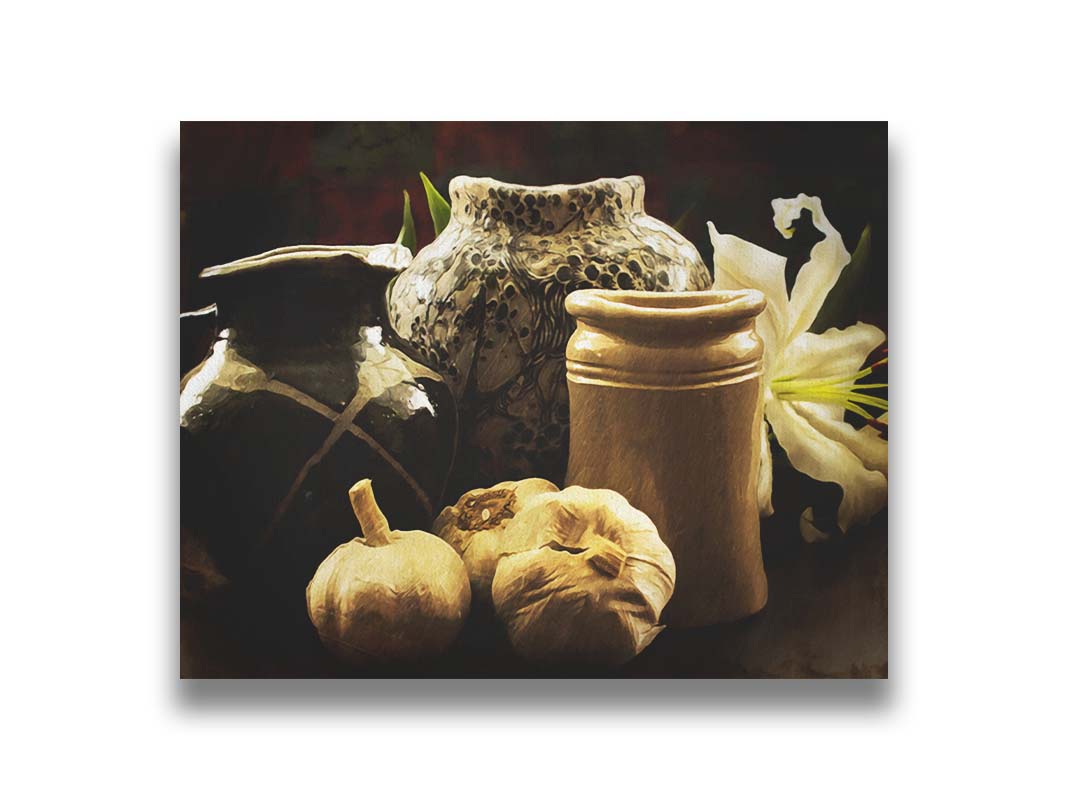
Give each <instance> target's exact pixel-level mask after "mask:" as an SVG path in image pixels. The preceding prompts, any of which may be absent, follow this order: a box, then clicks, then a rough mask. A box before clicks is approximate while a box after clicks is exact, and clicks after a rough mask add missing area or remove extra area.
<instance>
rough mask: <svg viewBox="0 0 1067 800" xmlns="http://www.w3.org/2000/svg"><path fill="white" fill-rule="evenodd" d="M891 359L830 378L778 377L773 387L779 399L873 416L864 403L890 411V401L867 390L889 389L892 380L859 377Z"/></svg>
mask: <svg viewBox="0 0 1067 800" xmlns="http://www.w3.org/2000/svg"><path fill="white" fill-rule="evenodd" d="M888 360H889V359H886V358H883V359H882V360H881V361H877V362H875V363H874V364H872V365H871V366H869V367H867V368H866V369H861V370H860V371H859V372H856V373H854V374H852V375H837V376H833V377H828V378H775V379H773V380H772V381H771V391H772V392H774V395H775V397H777V398H778V399H779V400H790V401H794V402H805V401H806V402H812V403H829V404H831V405H838V406H842V407H844V408H846V409H848V410H849V411H853V412H855V413H857V414H859V415H860V416H861V417H863V418H864V419H868V420H869V419H873V418H874V415H873V414H871V412H870V411H868V410H867V409H866V408H864V406H868V407H870V408H876V409H879V410H881V411H888V410H889V402H888V401H887V400H884V399H883V398H881V397H876V396H874V395H872V394H868V393H867V392H868V391H869V390H871V389H885V388H886V387H888V386H889V384H888V383H857V381H859V380H861V379H862V378H866V377H867V376H868V375H870V374H871V373H872V372H874V369H875V367H879V366H881V365H882V364H885V363H886V362H887V361H888Z"/></svg>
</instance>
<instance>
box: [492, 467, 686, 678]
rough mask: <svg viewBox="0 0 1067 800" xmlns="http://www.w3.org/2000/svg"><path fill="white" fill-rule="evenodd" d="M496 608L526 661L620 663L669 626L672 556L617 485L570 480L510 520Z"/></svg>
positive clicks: (498, 572) (495, 590)
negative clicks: (662, 620)
mask: <svg viewBox="0 0 1067 800" xmlns="http://www.w3.org/2000/svg"><path fill="white" fill-rule="evenodd" d="M503 538H505V539H506V540H508V541H507V542H505V543H504V547H505V549H510V550H511V552H510V553H509V554H507V555H504V556H503V557H502V558H501V559H500V561H499V563H498V564H497V568H496V575H495V577H494V578H493V589H492V592H493V607H494V609H495V611H496V614H497V616H498V617H499V618H500V619H501V620H502V621H503V622H504V623H505V624H506V625H507V630H508V639H509V640H510V641H511V644H512V646H514V648H515V649H516V651H518V653H519V654H520V655H521V656H523V657H524V658H527V659H530V660H532V661H546V662H551V661H556V662H567V663H584V664H597V665H607V666H617V665H619V664H622V663H623V662H625V661H628V660H629V659H631V658H633V657H634V656H635V655H637V654H638V653H640V652H641V651H642V650H644V649H645V647H647V646H648V644H649V643H650V642H651V641H652V640H653V639H654V638H656V635H657V634H659V632H660V631H661V630H663V626H661V625H659V624H658V623H659V615H660V612H661V611H662V610H663V607H664V606H665V605H666V604H667V601H668V600H669V599H670V597H671V593H672V592H673V591H674V579H675V567H674V558H673V556H671V551H670V550H669V549H668V548H667V545H665V544H664V543H663V541H662V540H661V539H660V538H659V533H658V532H657V531H656V526H655V525H654V524H653V523H652V520H650V519H649V518H648V516H646V515H645V514H643V513H641V512H640V511H638V510H637V509H635V508H634V507H633V506H631V505H630V504H629V503H628V502H626V498H624V497H623V496H622V495H620V494H618V493H617V492H613V491H610V490H608V489H584V488H582V487H580V486H571V487H569V488H567V489H564V490H563V491H562V492H557V493H550V494H542V495H540V496H538V497H537V498H535V499H534V501H533V502H532V503H531V504H530V505H529V506H527V507H526V508H525V509H524V510H523V511H522V512H520V513H519V514H516V515H515V518H514V519H513V520H512V521H511V524H510V525H509V526H508V530H507V532H506V534H505V535H504V537H503Z"/></svg>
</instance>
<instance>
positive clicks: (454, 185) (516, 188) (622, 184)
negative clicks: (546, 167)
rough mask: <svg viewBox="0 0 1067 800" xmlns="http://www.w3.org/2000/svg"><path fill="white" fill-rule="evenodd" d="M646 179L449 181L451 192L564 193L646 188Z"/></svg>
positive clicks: (464, 177) (468, 178)
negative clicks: (536, 182)
mask: <svg viewBox="0 0 1067 800" xmlns="http://www.w3.org/2000/svg"><path fill="white" fill-rule="evenodd" d="M644 185H645V179H644V178H642V177H641V176H640V175H627V176H625V177H623V178H595V179H594V180H591V181H585V182H584V183H552V184H548V185H544V186H528V185H526V184H522V183H507V182H506V181H498V180H497V179H496V178H488V177H486V178H477V177H472V176H470V175H457V176H456V177H454V178H453V179H452V180H451V181H449V182H448V192H449V194H451V193H453V192H455V191H457V190H459V189H464V188H470V187H479V188H485V189H497V190H500V189H503V190H504V191H508V192H522V193H523V194H532V195H535V196H536V195H539V194H563V193H566V192H574V191H578V192H582V191H586V192H590V191H592V192H595V191H596V190H597V189H603V188H606V187H609V186H610V187H611V188H613V189H615V190H616V191H619V190H621V189H623V188H627V189H635V188H638V187H641V188H644Z"/></svg>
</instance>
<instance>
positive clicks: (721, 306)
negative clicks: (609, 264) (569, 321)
mask: <svg viewBox="0 0 1067 800" xmlns="http://www.w3.org/2000/svg"><path fill="white" fill-rule="evenodd" d="M766 305H767V300H766V298H765V297H764V296H763V292H760V291H758V290H756V289H737V290H728V291H727V290H721V289H720V290H716V289H711V290H707V291H700V292H648V291H640V290H629V291H620V290H614V289H580V290H578V291H576V292H571V293H570V294H569V295H567V300H566V309H567V313H568V314H570V315H571V316H573V317H575V318H576V319H577V320H579V321H582V322H589V323H591V324H592V325H595V326H597V327H605V328H625V327H630V326H635V327H641V328H660V327H677V326H682V327H700V328H708V329H715V330H736V329H738V328H740V327H743V326H744V325H745V324H746V323H747V321H748V320H750V319H753V318H755V317H756V316H757V315H758V314H759V313H760V312H761V311H763V309H764V307H765V306H766Z"/></svg>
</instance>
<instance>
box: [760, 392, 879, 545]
mask: <svg viewBox="0 0 1067 800" xmlns="http://www.w3.org/2000/svg"><path fill="white" fill-rule="evenodd" d="M765 413H766V415H767V421H768V422H770V424H771V427H772V428H773V429H774V435H775V436H776V437H777V438H778V441H779V443H780V444H781V445H782V448H783V449H784V450H785V453H786V455H787V456H788V457H789V461H790V463H792V465H793V466H794V467H796V468H797V469H798V470H800V471H801V472H803V473H804V474H805V475H810V476H811V477H812V478H815V480H818V481H824V482H832V483H836V484H838V485H839V486H840V487H841V489H842V492H843V495H842V499H841V507H840V508H839V509H838V510H837V524H838V527H840V528H841V530H842V531H847V530H848V529H849V528H850V527H851V526H852V525H854V524H855V523H857V522H863V521H866V520H868V519H870V517H871V516H873V515H874V514H875V513H876V512H877V511H879V510H880V509H881V508H882V507H884V506H885V503H886V496H887V493H888V483H887V480H886V476H885V475H884V474H883V473H881V472H879V471H877V470H871V469H868V468H867V467H866V466H865V465H864V463H863V462H862V461H861V460H860V458H859V457H858V456H857V455H856V454H855V453H853V452H852V450H851V449H849V447H848V446H847V445H845V444H843V443H842V442H840V441H838V440H836V439H833V438H830V437H828V436H826V435H825V434H823V433H822V432H821V431H820V430H819V429H817V428H816V427H814V425H813V424H812V423H811V422H810V421H809V419H807V418H806V417H804V416H803V415H802V414H801V413H800V412H799V411H797V409H796V408H795V407H794V404H793V403H788V402H782V401H780V400H778V399H777V398H775V399H772V400H770V401H769V402H768V403H767V404H766V406H765ZM839 424H842V425H843V424H845V423H839Z"/></svg>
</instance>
